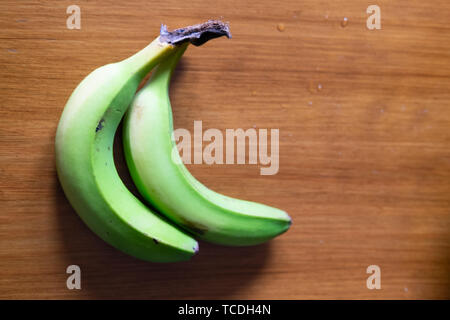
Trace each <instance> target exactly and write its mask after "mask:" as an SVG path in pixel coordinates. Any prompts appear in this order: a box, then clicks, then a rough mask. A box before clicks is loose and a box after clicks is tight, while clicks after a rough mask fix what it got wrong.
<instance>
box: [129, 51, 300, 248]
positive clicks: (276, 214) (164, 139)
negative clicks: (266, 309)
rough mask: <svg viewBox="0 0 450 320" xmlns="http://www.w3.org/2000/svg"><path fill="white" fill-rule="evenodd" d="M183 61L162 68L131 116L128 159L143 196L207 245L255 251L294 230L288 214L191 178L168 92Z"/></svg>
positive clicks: (143, 91)
mask: <svg viewBox="0 0 450 320" xmlns="http://www.w3.org/2000/svg"><path fill="white" fill-rule="evenodd" d="M180 56H181V54H178V53H177V54H175V55H172V56H171V57H169V58H167V59H166V60H165V61H163V62H162V63H161V64H160V65H159V66H158V67H157V69H156V71H155V72H154V74H153V75H152V77H151V79H150V80H149V82H148V84H146V86H145V87H144V88H142V89H141V90H140V91H139V92H138V93H137V95H136V96H135V99H134V100H133V102H132V104H131V106H130V108H129V111H128V112H127V114H126V116H125V122H124V128H123V130H124V132H123V142H124V151H125V158H126V161H127V164H128V168H129V171H130V173H131V176H132V178H133V180H134V182H135V184H136V186H137V188H138V190H139V192H140V193H141V195H142V196H143V197H144V198H145V199H146V200H147V201H149V202H150V203H151V204H153V205H154V206H155V207H156V208H157V209H158V210H160V211H161V212H162V213H164V214H165V215H166V216H168V217H169V218H170V219H171V220H172V221H174V222H175V223H177V224H179V225H180V226H182V227H184V228H185V229H186V230H189V231H190V232H192V233H193V234H194V235H196V236H197V237H198V238H200V239H202V240H205V241H209V242H213V243H218V244H224V245H236V246H243V245H254V244H258V243H261V242H265V241H267V240H269V239H271V238H273V237H275V236H277V235H279V234H281V233H283V232H285V231H286V230H287V229H288V228H289V226H290V224H291V219H290V217H289V216H288V214H287V213H286V212H284V211H282V210H279V209H276V208H272V207H269V206H266V205H263V204H259V203H254V202H249V201H244V200H239V199H234V198H230V197H227V196H224V195H221V194H218V193H216V192H214V191H212V190H210V189H208V188H207V187H205V186H204V185H203V184H201V183H200V182H199V181H197V180H196V179H195V178H194V177H193V176H192V175H191V174H190V173H189V171H188V170H187V169H186V167H185V166H184V165H183V163H182V161H181V159H180V157H179V154H178V153H177V152H175V153H174V154H173V155H172V150H173V149H174V147H175V148H176V146H175V142H174V140H173V138H172V135H173V124H172V111H171V106H170V100H169V93H168V87H169V82H170V78H171V74H172V72H173V69H174V68H175V66H176V64H177V62H178V59H179V57H180ZM173 156H174V157H176V159H173V158H172V157H173Z"/></svg>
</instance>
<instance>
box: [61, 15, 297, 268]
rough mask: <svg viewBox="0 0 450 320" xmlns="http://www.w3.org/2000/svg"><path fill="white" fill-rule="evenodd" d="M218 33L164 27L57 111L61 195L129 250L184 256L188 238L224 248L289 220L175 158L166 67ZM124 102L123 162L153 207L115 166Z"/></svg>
mask: <svg viewBox="0 0 450 320" xmlns="http://www.w3.org/2000/svg"><path fill="white" fill-rule="evenodd" d="M220 36H227V37H230V33H229V28H228V25H226V24H224V23H222V22H220V21H208V22H206V23H203V24H200V25H194V26H190V27H186V28H181V29H177V30H174V31H172V32H169V31H168V30H167V29H166V28H165V27H164V26H163V27H162V28H161V33H160V35H159V37H157V38H156V39H155V40H154V41H153V42H151V43H150V44H149V45H148V46H147V47H145V48H144V49H142V50H141V51H139V52H138V53H136V54H134V55H133V56H131V57H129V58H127V59H125V60H123V61H121V62H118V63H113V64H108V65H105V66H102V67H100V68H98V69H96V70H94V71H93V72H92V73H91V74H89V75H88V76H87V77H86V78H85V79H84V80H83V81H82V82H81V83H80V84H79V85H78V86H77V88H76V89H75V90H74V91H73V93H72V95H71V96H70V98H69V100H68V102H67V104H66V106H65V108H64V111H63V113H62V116H61V119H60V122H59V125H58V129H57V132H56V141H55V151H56V167H57V172H58V177H59V180H60V182H61V185H62V187H63V190H64V193H65V194H66V197H67V198H68V200H69V202H70V203H71V205H72V206H73V207H74V209H75V211H76V212H77V213H78V215H79V216H80V217H81V219H82V220H83V221H84V222H85V223H86V224H87V225H88V227H89V228H90V229H91V230H92V231H93V232H95V233H96V234H97V235H98V236H99V237H100V238H102V239H103V240H104V241H106V242H107V243H109V244H110V245H112V246H114V247H115V248H117V249H119V250H121V251H123V252H125V253H127V254H129V255H131V256H134V257H137V258H139V259H142V260H147V261H154V262H175V261H183V260H188V259H190V258H191V257H192V256H193V255H194V254H195V253H197V252H198V243H197V241H196V240H195V239H194V238H193V236H194V237H196V238H198V239H202V240H205V241H209V242H213V243H218V244H223V245H234V246H242V245H254V244H258V243H261V242H264V241H267V240H269V239H271V238H273V237H275V236H277V235H279V234H281V233H283V232H285V231H286V230H287V229H288V228H289V226H290V224H291V219H290V217H289V216H288V215H287V214H286V213H285V212H284V211H282V210H279V209H276V208H272V207H269V206H265V205H263V204H259V203H254V202H249V201H243V200H238V199H234V198H230V197H226V196H224V195H221V194H218V193H216V192H214V191H212V190H210V189H208V188H207V187H205V186H204V185H202V184H201V183H200V182H199V181H197V180H196V179H195V178H194V177H193V176H192V175H191V174H190V173H189V171H188V170H187V169H186V167H185V166H184V165H183V163H182V162H181V160H180V159H173V158H172V157H173V155H172V153H173V152H172V150H173V148H174V144H175V142H174V139H173V124H172V111H171V106H170V100H169V94H168V88H169V83H170V78H171V75H172V72H173V70H174V68H175V66H176V64H177V62H178V61H179V59H180V58H181V56H182V55H183V53H184V52H185V50H186V48H187V47H188V45H189V43H192V44H194V45H197V46H199V45H202V44H203V43H205V42H206V41H208V40H210V39H213V38H217V37H220ZM156 66H157V68H156V71H154V72H153V74H152V76H151V78H150V80H149V81H148V83H147V84H146V85H145V87H144V88H142V89H141V90H140V91H139V92H138V93H137V94H136V90H137V88H138V86H139V83H140V82H141V81H142V79H143V78H144V77H145V76H146V75H147V74H148V73H149V72H150V71H151V70H152V69H153V68H154V67H156ZM135 94H136V95H135ZM128 108H129V111H128V113H127V115H126V117H125V122H124V130H123V142H124V150H125V157H126V161H127V165H128V168H129V171H130V173H131V176H132V178H133V181H134V183H135V184H136V186H137V188H138V190H139V193H140V194H141V195H142V196H143V198H144V199H145V200H146V201H148V203H150V204H151V205H153V207H155V208H156V209H157V210H158V211H159V212H154V211H153V210H152V209H150V208H149V207H147V206H146V205H145V204H144V203H142V202H141V201H140V200H139V199H137V198H136V197H135V196H134V195H133V194H132V193H131V192H130V191H129V190H128V189H127V187H126V186H125V185H124V184H123V182H122V180H121V179H120V177H119V175H118V173H117V170H116V168H115V165H114V158H113V141H114V136H115V134H116V131H117V128H118V126H119V123H120V121H121V120H122V118H123V116H124V114H125V113H126V112H127V109H128ZM177 155H178V154H177ZM178 156H179V155H178ZM174 160H178V161H174Z"/></svg>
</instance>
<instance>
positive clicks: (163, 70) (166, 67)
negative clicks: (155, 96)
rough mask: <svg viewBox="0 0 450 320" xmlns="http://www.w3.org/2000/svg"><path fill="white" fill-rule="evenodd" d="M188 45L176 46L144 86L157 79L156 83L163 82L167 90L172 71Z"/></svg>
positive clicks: (187, 43)
mask: <svg viewBox="0 0 450 320" xmlns="http://www.w3.org/2000/svg"><path fill="white" fill-rule="evenodd" d="M188 45H189V42H186V43H182V44H180V45H178V46H177V48H176V49H175V52H174V53H173V54H171V55H170V56H169V57H168V58H167V59H165V60H163V61H162V62H161V63H160V64H159V65H158V67H157V68H156V70H155V72H154V73H153V74H152V76H151V77H150V79H149V80H148V82H147V84H146V85H149V84H150V83H151V82H154V81H156V80H157V79H158V82H159V81H163V82H164V84H165V85H166V86H165V87H166V88H168V87H169V82H170V78H171V77H172V74H173V71H174V70H175V67H176V66H177V64H178V61H180V59H181V56H182V55H183V53H184V52H185V51H186V49H187V47H188Z"/></svg>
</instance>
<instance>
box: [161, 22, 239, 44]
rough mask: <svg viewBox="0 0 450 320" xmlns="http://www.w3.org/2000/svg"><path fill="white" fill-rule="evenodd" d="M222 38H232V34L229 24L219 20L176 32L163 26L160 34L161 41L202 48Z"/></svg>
mask: <svg viewBox="0 0 450 320" xmlns="http://www.w3.org/2000/svg"><path fill="white" fill-rule="evenodd" d="M221 36H226V37H227V38H231V33H230V28H229V26H228V24H227V23H223V22H222V21H219V20H209V21H207V22H205V23H200V24H196V25H193V26H188V27H185V28H180V29H176V30H174V31H168V30H167V26H165V25H161V32H160V40H161V41H162V42H167V43H170V44H173V45H176V44H181V43H184V42H188V41H189V42H190V43H192V44H193V45H195V46H201V45H202V44H204V43H205V42H207V41H209V40H211V39H214V38H218V37H221Z"/></svg>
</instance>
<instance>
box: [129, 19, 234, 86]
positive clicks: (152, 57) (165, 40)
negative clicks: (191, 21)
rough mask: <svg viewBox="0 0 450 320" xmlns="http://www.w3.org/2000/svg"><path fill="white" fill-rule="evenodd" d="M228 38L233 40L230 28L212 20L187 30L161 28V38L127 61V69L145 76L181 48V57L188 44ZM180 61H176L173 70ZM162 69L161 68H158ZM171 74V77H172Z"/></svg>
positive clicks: (163, 26)
mask: <svg viewBox="0 0 450 320" xmlns="http://www.w3.org/2000/svg"><path fill="white" fill-rule="evenodd" d="M221 36H226V37H227V38H231V33H230V30H229V26H228V24H226V23H223V22H221V21H218V20H210V21H207V22H205V23H201V24H197V25H193V26H188V27H185V28H180V29H176V30H174V31H168V30H167V27H166V26H165V25H162V26H161V32H160V36H159V37H158V38H156V39H155V40H153V41H152V42H151V43H150V44H149V45H148V46H147V47H145V48H144V49H142V50H141V51H139V52H138V53H136V54H134V55H133V56H131V57H129V58H128V59H125V60H124V61H123V62H124V63H125V64H126V69H127V70H128V72H130V73H132V74H135V73H137V74H139V75H145V74H147V73H149V72H150V70H152V69H153V68H154V67H155V66H156V65H157V64H158V63H160V62H161V61H163V60H164V59H165V58H166V57H167V56H168V55H170V54H171V53H173V52H174V51H175V50H178V49H179V48H184V49H182V50H181V51H182V52H181V54H180V56H179V57H178V59H179V58H180V57H181V55H182V54H183V52H184V50H186V47H187V44H188V43H192V44H194V45H195V46H200V45H202V44H204V43H205V42H207V41H209V40H211V39H214V38H218V37H221ZM177 62H178V60H176V61H175V63H174V66H173V68H174V67H175V65H176V63H177ZM158 69H160V68H158ZM170 74H171V73H169V77H170Z"/></svg>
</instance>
